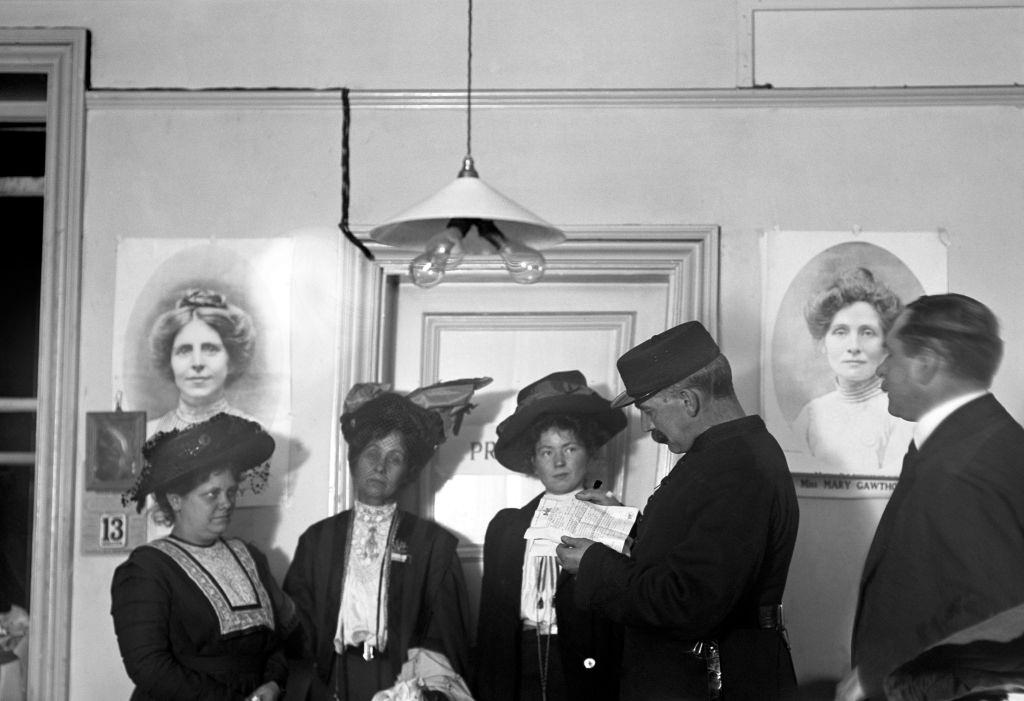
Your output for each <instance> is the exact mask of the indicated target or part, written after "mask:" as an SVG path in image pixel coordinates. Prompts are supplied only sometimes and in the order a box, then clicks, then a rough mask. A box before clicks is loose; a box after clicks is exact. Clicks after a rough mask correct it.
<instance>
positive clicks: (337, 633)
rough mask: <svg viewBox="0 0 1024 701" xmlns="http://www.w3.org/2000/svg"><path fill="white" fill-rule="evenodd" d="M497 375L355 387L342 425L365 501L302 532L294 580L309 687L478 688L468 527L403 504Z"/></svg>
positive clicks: (432, 691) (313, 693)
mask: <svg viewBox="0 0 1024 701" xmlns="http://www.w3.org/2000/svg"><path fill="white" fill-rule="evenodd" d="M488 382H490V378H479V379H469V380H457V381H453V382H447V383H441V384H439V385H434V386H431V387H427V388H422V389H419V390H416V391H415V392H413V393H411V394H409V395H407V396H403V395H400V394H397V393H395V392H391V391H389V389H390V388H389V387H388V386H386V385H377V384H360V385H356V386H355V387H353V388H352V390H351V391H350V392H349V394H348V397H347V398H346V400H345V411H344V413H343V414H342V416H341V431H342V435H343V436H344V438H345V441H346V443H348V463H349V471H350V472H351V475H352V486H353V489H354V491H355V504H354V505H353V508H352V509H349V510H348V511H343V512H342V513H340V514H337V515H335V516H332V517H330V518H327V519H324V520H323V521H320V522H318V523H315V524H313V525H312V526H310V527H309V528H308V529H307V530H306V532H305V533H303V534H302V536H301V537H300V538H299V544H298V546H297V548H296V550H295V558H294V560H293V561H292V565H291V567H290V568H289V569H288V574H287V576H286V577H285V581H284V589H285V591H286V592H288V594H290V595H291V596H292V598H293V599H294V600H295V603H296V605H297V607H298V611H299V616H300V619H301V621H302V625H303V627H304V629H305V631H306V640H307V641H308V643H309V645H308V646H307V648H308V649H307V650H306V656H307V657H308V658H310V659H311V661H312V663H313V666H314V670H315V671H314V674H313V675H312V683H311V687H310V689H309V693H308V695H307V696H306V698H309V699H313V700H314V701H316V700H319V699H328V698H329V699H340V700H341V701H368V700H369V699H370V698H371V697H374V695H375V694H377V692H381V691H383V690H389V691H386V692H385V693H384V696H387V697H388V698H392V696H395V695H397V697H399V698H408V697H409V696H410V695H411V696H412V697H413V698H418V697H420V696H422V697H424V698H436V699H446V698H447V699H453V700H454V699H468V698H469V696H468V690H467V689H466V687H465V684H464V683H463V681H462V678H463V677H464V676H465V675H466V671H467V665H468V657H469V653H468V639H469V631H468V629H467V628H468V625H469V610H468V604H467V594H466V585H465V581H464V578H463V574H462V565H461V563H460V561H459V557H458V553H457V551H456V548H457V546H458V539H457V538H456V537H455V536H454V535H452V534H451V533H449V532H448V531H446V530H445V529H444V528H442V527H441V526H439V525H437V524H436V523H434V522H432V521H428V520H426V519H422V518H419V517H417V516H414V515H412V514H410V513H407V512H405V511H402V510H400V509H398V505H397V498H398V493H399V491H400V490H401V488H402V487H403V486H405V485H406V484H409V483H410V482H413V481H414V480H415V479H416V478H417V476H418V475H419V473H420V471H421V470H422V469H423V468H424V466H426V464H427V463H428V462H429V461H430V459H431V458H432V457H433V455H434V453H435V451H436V450H437V448H438V446H440V445H441V443H443V442H444V440H445V438H446V436H447V435H448V433H455V432H457V431H458V424H459V423H460V421H461V418H462V415H463V414H464V413H465V412H467V411H468V410H469V409H470V408H471V407H472V405H471V404H470V403H469V400H470V398H471V397H472V395H473V392H474V391H475V390H476V389H479V388H480V387H482V386H484V385H485V384H487V383H488ZM446 429H447V430H446ZM392 687H394V688H392ZM399 690H401V694H404V695H400V694H399Z"/></svg>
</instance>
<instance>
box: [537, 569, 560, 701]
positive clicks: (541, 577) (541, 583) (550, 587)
mask: <svg viewBox="0 0 1024 701" xmlns="http://www.w3.org/2000/svg"><path fill="white" fill-rule="evenodd" d="M538 559H539V560H540V562H539V563H538V567H537V669H538V671H539V673H540V698H541V701H547V699H548V662H549V660H550V659H551V637H552V635H553V633H552V628H553V627H554V618H555V597H554V595H553V594H552V596H551V599H550V600H549V601H548V602H547V605H546V606H545V602H544V592H545V591H550V592H552V593H553V592H554V591H555V586H556V585H557V582H558V565H557V563H556V560H555V558H554V556H552V555H542V556H540V558H538ZM542 635H543V636H544V637H546V638H547V639H546V640H545V641H544V642H543V643H541V636H542ZM542 648H543V650H542Z"/></svg>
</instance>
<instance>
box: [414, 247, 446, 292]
mask: <svg viewBox="0 0 1024 701" xmlns="http://www.w3.org/2000/svg"><path fill="white" fill-rule="evenodd" d="M409 275H410V276H411V277H412V281H413V283H415V284H416V286H417V287H433V286H434V285H436V284H437V283H439V282H441V278H443V277H444V261H443V260H442V261H439V260H437V256H435V255H432V254H431V253H430V252H427V253H421V254H420V255H418V256H416V257H415V258H414V259H413V261H412V263H409Z"/></svg>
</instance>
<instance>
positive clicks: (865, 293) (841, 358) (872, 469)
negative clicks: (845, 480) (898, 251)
mask: <svg viewBox="0 0 1024 701" xmlns="http://www.w3.org/2000/svg"><path fill="white" fill-rule="evenodd" d="M902 308H903V305H902V303H901V301H900V299H899V297H898V296H897V295H896V293H895V292H893V291H892V290H891V289H890V288H889V287H888V286H887V285H886V284H885V283H884V282H882V281H881V280H879V279H877V278H876V277H875V275H874V274H873V273H872V272H871V271H870V270H868V269H867V268H863V267H857V268H849V269H847V270H842V271H840V272H839V273H838V274H837V275H836V276H835V277H834V279H833V280H832V281H831V283H830V284H828V286H827V287H825V288H824V289H821V290H818V291H816V292H815V293H814V294H813V295H812V296H811V298H810V299H809V300H808V301H807V304H806V306H805V308H804V319H805V320H806V322H807V329H808V330H809V331H810V334H811V337H812V338H813V339H814V341H815V343H816V344H817V346H818V349H819V352H820V353H821V354H822V355H823V356H824V357H825V360H827V361H828V364H829V367H830V368H831V371H832V375H833V389H832V391H830V392H828V393H827V394H824V395H822V396H819V397H816V398H814V399H812V400H811V401H809V402H808V403H807V404H806V405H805V406H804V407H803V409H802V410H801V411H800V413H799V415H798V416H797V418H796V422H795V423H794V426H793V427H794V430H795V431H796V434H797V436H798V438H800V440H802V441H803V442H804V443H805V444H806V448H807V450H808V452H809V453H810V454H811V455H813V456H814V458H815V459H816V460H817V461H818V463H819V465H820V466H821V468H822V470H821V471H822V472H830V473H843V474H867V475H870V474H878V473H880V472H883V471H885V472H889V473H894V474H898V472H899V464H900V460H901V456H902V455H903V453H904V452H905V451H906V448H907V444H908V443H909V441H910V436H911V431H912V427H911V425H910V424H909V423H907V422H906V421H903V420H902V419H898V418H896V417H895V416H892V415H891V414H889V411H888V406H889V400H888V396H887V395H886V393H885V392H884V391H883V390H882V386H881V385H882V380H881V378H880V377H878V376H877V375H876V374H875V371H876V370H877V369H878V366H879V365H880V364H881V362H882V361H883V360H885V356H886V350H885V344H884V340H885V334H886V332H887V331H888V330H889V328H890V327H891V326H892V324H893V322H894V321H895V319H896V317H897V316H898V315H899V313H900V310H901V309H902ZM894 471H895V472H894Z"/></svg>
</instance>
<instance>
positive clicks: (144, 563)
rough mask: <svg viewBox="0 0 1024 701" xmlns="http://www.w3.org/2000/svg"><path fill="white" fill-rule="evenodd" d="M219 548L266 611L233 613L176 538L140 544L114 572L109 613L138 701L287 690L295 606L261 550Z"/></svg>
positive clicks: (198, 700) (235, 544) (239, 608)
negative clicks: (270, 685)
mask: <svg viewBox="0 0 1024 701" xmlns="http://www.w3.org/2000/svg"><path fill="white" fill-rule="evenodd" d="M221 542H223V543H226V544H227V545H228V547H229V548H230V552H231V553H233V557H234V558H236V561H237V562H238V563H240V564H242V566H243V568H244V570H245V572H246V575H245V580H246V582H245V585H246V587H247V588H248V589H249V591H250V592H255V594H256V596H257V597H258V602H259V603H255V604H251V603H250V604H238V605H233V604H232V603H231V601H230V600H229V598H227V597H226V596H225V595H224V594H223V592H217V591H216V590H217V584H216V583H215V581H214V579H213V578H212V577H211V576H210V570H209V569H207V568H205V567H204V566H203V565H202V564H200V563H199V562H198V561H196V560H194V559H192V558H190V557H189V555H188V553H187V548H184V547H182V546H181V545H180V544H181V543H182V541H178V540H176V539H175V538H164V539H161V540H159V541H154V542H153V543H147V544H146V545H142V546H139V547H138V548H136V549H135V550H134V551H132V553H131V555H129V557H128V560H127V561H125V562H124V563H122V564H121V565H120V566H119V567H118V568H117V570H116V571H115V572H114V579H113V584H112V585H111V598H112V606H111V614H112V615H113V617H114V629H115V631H116V633H117V643H118V646H119V647H120V649H121V657H122V659H123V660H124V666H125V669H126V670H127V671H128V675H129V676H130V677H131V679H132V681H133V682H134V683H135V691H134V693H133V694H132V697H131V698H132V701H143V700H146V701H148V700H150V699H153V700H157V699H166V700H167V701H174V700H180V699H189V701H204V700H210V701H213V700H218V701H219V700H227V699H231V700H232V701H237V700H238V699H241V698H243V696H244V695H245V694H249V693H252V692H253V691H254V690H255V689H256V688H257V687H259V686H261V685H262V684H265V683H267V682H269V681H275V682H277V683H278V685H279V686H281V687H282V688H284V686H285V681H286V679H287V665H286V660H285V654H284V644H285V643H284V639H285V637H286V636H287V635H288V634H289V633H290V632H291V631H292V630H297V625H296V621H295V618H294V611H293V610H292V609H291V604H290V602H288V600H287V597H284V595H283V594H282V593H281V590H280V589H279V588H278V586H277V583H276V582H275V581H274V578H273V577H272V576H271V574H270V570H269V568H268V567H267V561H266V558H265V557H264V556H263V554H262V553H261V552H260V551H259V550H257V549H256V548H255V547H254V546H252V545H250V544H248V543H243V542H242V541H240V540H237V539H227V540H223V541H221ZM225 553H227V551H225ZM225 557H232V555H231V554H225ZM185 568H188V571H186V569H185ZM236 571H237V570H236ZM204 590H205V592H204Z"/></svg>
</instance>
